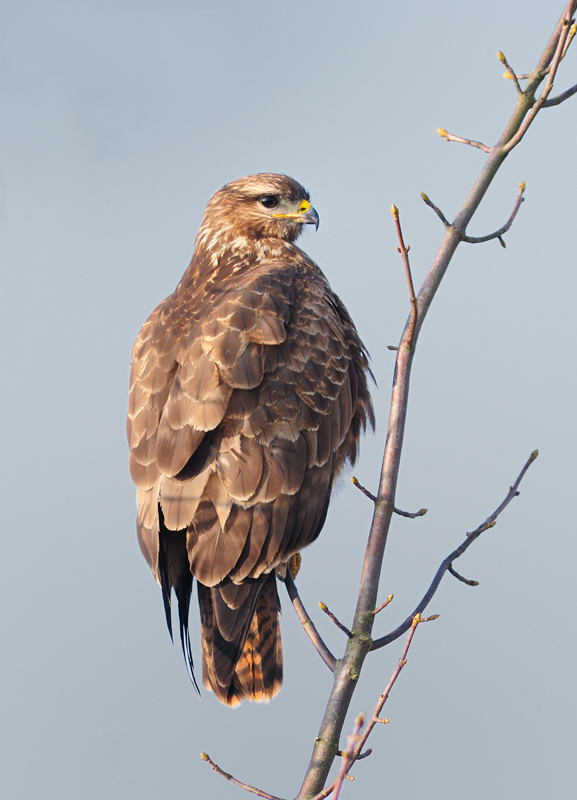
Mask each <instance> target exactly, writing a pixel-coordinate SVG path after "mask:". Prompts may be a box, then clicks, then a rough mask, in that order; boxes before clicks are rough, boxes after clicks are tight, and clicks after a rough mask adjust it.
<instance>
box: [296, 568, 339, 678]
mask: <svg viewBox="0 0 577 800" xmlns="http://www.w3.org/2000/svg"><path fill="white" fill-rule="evenodd" d="M285 586H286V588H287V592H288V595H289V597H290V599H291V602H292V604H293V608H294V610H295V611H296V613H297V616H298V618H299V619H300V621H301V625H302V626H303V628H304V630H305V633H306V635H307V636H308V637H309V639H310V640H311V642H312V644H313V647H314V648H315V650H316V651H317V653H318V654H319V656H320V657H321V658H322V660H323V661H324V662H325V664H326V665H327V667H328V668H329V669H330V671H331V672H334V671H335V665H336V663H337V660H336V658H335V657H334V655H333V654H332V653H331V651H330V650H329V648H328V647H327V646H326V644H325V643H324V642H323V640H322V638H321V636H320V634H319V632H318V631H317V629H316V628H315V625H314V622H313V621H312V619H311V618H310V617H309V615H308V614H307V611H306V609H305V607H304V606H303V603H302V600H301V599H300V596H299V593H298V590H297V587H296V585H295V582H294V580H293V576H292V575H291V573H290V570H287V573H286V577H285Z"/></svg>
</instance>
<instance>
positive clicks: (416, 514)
mask: <svg viewBox="0 0 577 800" xmlns="http://www.w3.org/2000/svg"><path fill="white" fill-rule="evenodd" d="M428 510H429V509H428V508H420V509H419V510H418V511H401V509H400V508H397V507H396V506H395V508H394V512H395V514H398V515H399V516H400V517H408V518H409V519H417V517H424V516H425V514H426V513H427V511H428Z"/></svg>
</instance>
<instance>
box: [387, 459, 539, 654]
mask: <svg viewBox="0 0 577 800" xmlns="http://www.w3.org/2000/svg"><path fill="white" fill-rule="evenodd" d="M538 455H539V451H538V450H534V451H533V452H532V453H531V455H530V456H529V458H528V459H527V461H526V463H525V465H524V467H523V469H522V470H521V472H520V473H519V476H518V477H517V480H516V481H515V483H514V484H513V486H511V488H510V489H509V491H508V493H507V496H506V497H505V499H504V500H503V502H502V503H501V505H500V506H499V507H498V508H497V509H495V511H494V512H493V513H492V514H491V515H490V516H488V517H487V519H486V520H485V522H483V523H481V525H479V527H478V528H475V530H474V531H472V532H471V533H468V534H467V538H466V539H465V541H464V542H462V543H461V544H460V545H459V547H457V549H456V550H453V552H452V553H450V554H449V555H448V556H447V558H446V559H445V560H444V561H443V563H442V564H441V566H440V567H439V569H438V570H437V572H436V574H435V577H434V578H433V580H432V582H431V585H430V586H429V588H428V589H427V592H426V594H425V595H424V597H423V598H422V600H421V601H420V603H419V604H418V606H417V607H416V609H415V610H414V611H413V613H412V614H411V615H410V616H409V617H407V619H406V620H405V621H404V622H403V623H401V624H400V625H399V627H398V628H395V630H394V631H391V633H388V634H387V635H386V636H381V637H380V638H379V639H375V640H374V642H373V646H372V648H371V649H372V650H378V649H379V648H381V647H385V646H386V645H388V644H390V643H391V642H394V641H395V639H398V638H399V636H402V635H403V633H405V631H407V630H408V629H409V628H410V626H411V625H412V621H413V619H414V618H415V615H416V614H419V613H420V614H422V613H423V611H424V610H425V609H426V607H427V606H428V605H429V603H430V602H431V599H432V598H433V597H434V595H435V592H436V591H437V589H438V588H439V584H440V583H441V580H442V579H443V576H444V574H445V572H447V571H448V569H449V566H450V565H452V563H453V561H455V560H456V559H457V558H459V557H460V556H462V555H463V553H464V552H465V550H467V548H468V547H470V545H472V544H473V542H474V541H475V539H477V538H478V537H479V536H480V535H481V534H482V533H483V531H486V530H488V529H489V528H493V527H494V526H495V524H496V522H497V517H498V516H499V514H501V513H502V512H503V511H504V510H505V508H506V507H507V506H508V505H509V503H510V502H511V500H512V499H513V498H514V497H517V496H518V495H519V492H518V487H519V484H520V483H521V481H522V480H523V478H524V477H525V473H526V472H527V470H528V469H529V467H530V466H531V464H532V463H533V461H535V459H536V458H537V456H538Z"/></svg>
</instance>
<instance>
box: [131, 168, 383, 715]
mask: <svg viewBox="0 0 577 800" xmlns="http://www.w3.org/2000/svg"><path fill="white" fill-rule="evenodd" d="M303 224H316V225H317V226H318V217H317V214H316V212H315V210H314V209H313V208H312V207H311V205H310V203H309V195H308V193H307V192H306V191H305V190H304V189H303V187H302V186H300V185H299V184H298V183H297V182H296V181H294V180H292V179H291V178H289V177H287V176H286V175H273V174H261V175H251V176H249V177H246V178H240V179H239V180H236V181H233V182H232V183H229V184H227V185H226V186H224V187H223V188H222V189H221V190H220V191H218V192H216V194H214V195H213V197H212V198H211V199H210V201H209V203H208V206H207V209H206V212H205V214H204V217H203V220H202V225H201V228H200V231H199V233H198V236H197V239H196V249H195V253H194V256H193V259H192V262H191V264H190V266H189V267H188V269H187V270H186V272H185V273H184V276H183V278H182V280H181V281H180V283H179V284H178V286H177V288H176V290H175V292H174V293H173V294H171V295H170V296H169V297H167V298H166V300H164V302H162V303H161V304H160V305H159V306H157V307H156V309H155V310H154V311H153V312H152V314H151V315H150V317H149V318H148V320H147V321H146V323H145V324H144V327H143V328H142V330H141V332H140V334H139V336H138V338H137V340H136V343H135V345H134V350H133V355H132V370H131V376H130V400H129V411H128V439H129V443H130V471H131V474H132V477H133V479H134V482H135V483H136V486H137V503H138V539H139V542H140V546H141V549H142V552H143V554H144V557H145V558H146V560H147V561H148V563H149V565H150V567H151V569H152V572H153V574H154V575H155V577H156V579H157V581H158V582H159V583H160V585H161V587H162V592H163V598H164V604H165V610H166V618H167V622H168V626H169V629H170V631H171V635H172V628H171V615H170V600H171V593H172V590H173V589H174V591H175V595H176V598H177V601H178V610H179V617H180V636H181V642H182V646H183V651H184V653H185V658H186V661H187V665H188V668H189V672H190V675H191V678H192V680H193V681H194V673H193V667H192V657H191V648H190V642H189V638H188V608H189V602H190V595H191V591H192V581H193V577H195V578H196V580H197V584H198V597H199V604H200V613H201V626H202V662H203V682H204V685H205V686H206V687H207V688H209V689H212V691H214V692H215V694H216V696H217V697H218V699H219V700H221V701H222V702H223V703H226V704H227V705H231V706H234V705H237V704H238V703H239V702H240V701H241V700H243V699H249V700H257V701H263V700H265V701H266V700H270V699H271V698H272V697H274V695H275V694H276V693H277V692H278V690H279V688H280V686H281V682H282V646H281V636H280V629H279V620H278V615H279V611H280V603H279V599H278V594H277V589H276V575H277V572H278V573H279V574H281V573H282V572H283V570H284V568H285V564H286V562H287V561H288V559H289V558H290V557H291V556H292V555H293V554H294V553H297V552H298V551H300V550H301V549H302V548H303V547H305V546H306V545H308V544H310V543H311V542H312V541H314V539H316V537H317V536H318V534H319V532H320V530H321V528H322V526H323V523H324V520H325V516H326V512H327V507H328V502H329V497H330V493H331V489H332V486H333V481H334V479H335V477H336V475H338V473H339V471H340V470H341V469H342V467H343V465H344V463H345V462H346V461H349V462H350V463H353V462H354V460H355V458H356V456H357V451H358V441H359V435H360V431H361V429H364V427H365V425H366V423H367V420H368V421H369V422H370V423H371V424H373V410H372V406H371V401H370V398H369V393H368V389H367V373H368V372H369V369H368V364H367V357H366V355H365V351H364V349H363V345H362V343H361V341H360V339H359V337H358V334H357V332H356V330H355V327H354V325H353V322H352V321H351V319H350V317H349V315H348V313H347V311H346V309H345V307H344V306H343V304H342V303H341V301H340V300H339V298H338V297H337V296H336V295H335V294H334V293H333V292H332V291H331V289H330V286H329V284H328V282H327V280H326V278H325V277H324V275H323V274H322V272H321V271H320V269H319V268H318V267H317V265H316V264H315V263H314V262H313V261H311V260H310V259H309V258H308V257H307V256H306V255H305V253H303V252H302V250H299V248H298V247H296V246H295V245H294V244H293V242H294V240H295V239H296V238H297V236H298V235H299V234H300V233H301V230H302V226H303Z"/></svg>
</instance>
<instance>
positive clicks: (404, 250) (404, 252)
mask: <svg viewBox="0 0 577 800" xmlns="http://www.w3.org/2000/svg"><path fill="white" fill-rule="evenodd" d="M391 213H392V215H393V219H394V220H395V226H396V228H397V237H398V239H399V245H400V246H399V247H397V250H398V252H399V253H400V254H401V258H402V259H403V265H404V267H405V275H406V277H407V286H408V287H409V298H410V300H411V318H410V321H409V334H408V336H407V346H408V347H410V348H412V347H413V337H414V333H415V328H416V326H417V318H418V311H417V298H416V296H415V287H414V286H413V276H412V275H411V265H410V264H409V248H408V247H407V246H406V245H405V241H404V239H403V231H402V230H401V220H400V219H399V209H398V208H397V207H396V206H395V205H393V206H391Z"/></svg>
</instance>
